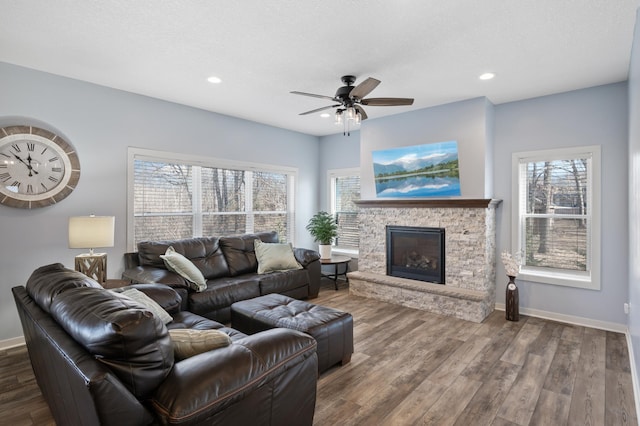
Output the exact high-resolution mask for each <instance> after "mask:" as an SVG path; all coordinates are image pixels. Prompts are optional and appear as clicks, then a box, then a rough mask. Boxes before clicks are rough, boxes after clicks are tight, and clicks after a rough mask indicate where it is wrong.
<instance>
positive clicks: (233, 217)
mask: <svg viewBox="0 0 640 426" xmlns="http://www.w3.org/2000/svg"><path fill="white" fill-rule="evenodd" d="M293 179H294V176H293V173H292V172H290V171H282V172H280V171H271V170H264V171H263V170H254V169H253V168H252V169H250V170H249V169H241V168H221V167H208V166H203V165H200V164H197V165H196V164H189V163H188V162H172V161H157V160H155V159H153V160H152V159H144V158H135V157H134V158H133V200H132V203H133V217H132V220H133V230H134V232H133V234H134V235H133V240H134V241H133V244H134V246H135V245H137V243H138V242H140V241H149V240H172V239H181V238H190V237H194V236H207V235H216V236H218V235H233V234H243V233H247V232H260V231H277V232H278V235H279V237H280V239H281V241H289V239H290V238H291V232H292V229H293V217H292V216H293V214H292V212H293V207H292V205H293V197H292V192H293V191H292V190H291V188H292V185H293Z"/></svg>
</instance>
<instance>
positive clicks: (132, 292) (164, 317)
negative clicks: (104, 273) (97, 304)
mask: <svg viewBox="0 0 640 426" xmlns="http://www.w3.org/2000/svg"><path fill="white" fill-rule="evenodd" d="M120 294H123V295H125V296H127V297H128V298H130V299H133V300H135V301H136V302H138V303H140V304H141V305H143V306H144V307H145V308H147V310H149V312H151V313H152V314H153V315H154V316H156V317H158V318H160V320H161V321H162V322H163V323H164V324H169V323H170V322H171V321H173V318H172V317H171V315H169V314H168V313H167V311H165V310H164V309H162V306H160V305H158V302H156V301H155V300H153V299H152V298H150V297H149V296H147V295H146V294H144V293H143V292H141V291H140V290H138V289H136V288H128V289H126V290H124V291H122V292H121V293H120Z"/></svg>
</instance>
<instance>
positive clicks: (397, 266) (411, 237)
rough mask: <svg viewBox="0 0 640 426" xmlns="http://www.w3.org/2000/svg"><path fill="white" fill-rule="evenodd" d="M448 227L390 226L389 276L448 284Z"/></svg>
mask: <svg viewBox="0 0 640 426" xmlns="http://www.w3.org/2000/svg"><path fill="white" fill-rule="evenodd" d="M444 253H445V251H444V228H417V227H410V226H387V275H390V276H394V277H400V278H409V279H413V280H420V281H426V282H432V283H436V284H444V277H445V275H444V271H445V269H444V267H445V258H444Z"/></svg>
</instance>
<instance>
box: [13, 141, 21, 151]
mask: <svg viewBox="0 0 640 426" xmlns="http://www.w3.org/2000/svg"><path fill="white" fill-rule="evenodd" d="M11 148H13V150H14V151H15V152H22V151H20V147H19V146H18V144H17V143H14V144H13V145H11Z"/></svg>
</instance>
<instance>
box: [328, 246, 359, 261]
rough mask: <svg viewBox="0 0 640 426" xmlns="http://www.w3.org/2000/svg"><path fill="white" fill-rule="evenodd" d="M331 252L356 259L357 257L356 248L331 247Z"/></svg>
mask: <svg viewBox="0 0 640 426" xmlns="http://www.w3.org/2000/svg"><path fill="white" fill-rule="evenodd" d="M331 253H333V254H340V255H343V256H349V257H350V258H352V259H357V258H358V250H355V249H347V248H340V247H331Z"/></svg>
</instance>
